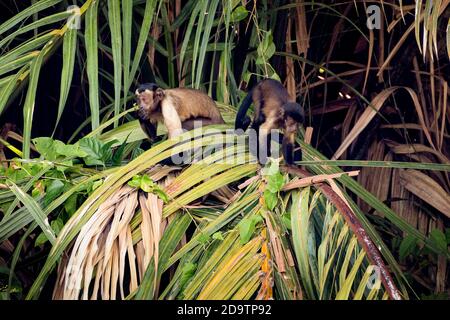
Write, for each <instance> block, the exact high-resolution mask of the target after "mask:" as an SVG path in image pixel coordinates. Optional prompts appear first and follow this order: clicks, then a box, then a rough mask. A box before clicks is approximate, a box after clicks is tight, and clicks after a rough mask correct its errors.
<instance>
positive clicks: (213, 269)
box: [0, 0, 450, 299]
mask: <svg viewBox="0 0 450 320" xmlns="http://www.w3.org/2000/svg"><path fill="white" fill-rule="evenodd" d="M449 2H450V1H447V0H440V1H431V0H427V1H418V0H416V1H311V2H306V1H303V0H297V1H285V0H273V1H269V0H259V1H256V0H255V1H240V0H230V1H228V0H211V1H206V0H200V1H197V0H187V1H182V0H165V1H164V0H147V1H145V0H127V1H119V0H104V1H100V0H97V1H95V0H87V1H67V0H31V1H14V0H7V1H2V2H1V3H0V8H1V10H0V130H1V131H0V160H1V161H2V167H1V168H0V298H2V299H24V298H29V299H31V298H38V297H41V298H45V299H49V298H51V297H53V298H65V299H79V298H102V299H112V298H129V299H133V298H136V299H152V298H160V299H180V298H185V299H205V298H206V299H208V298H209V299H229V298H235V299H250V298H257V299H270V298H275V299H381V298H394V299H395V298H399V297H401V298H405V299H407V298H411V299H417V298H423V299H425V298H431V299H433V298H445V299H446V298H448V293H449V291H448V290H449V288H448V272H449V267H448V258H449V257H450V254H449V251H448V244H449V242H450V231H449V217H450V200H449V199H450V197H449V192H450V180H449V176H448V172H449V170H450V161H449V157H450V149H449V147H448V145H449V137H450V136H449V133H448V124H449V122H450V111H449V108H448V96H449V91H448V81H449V74H450V66H449V56H450V54H449V52H450V49H449V48H450V38H449V33H448V26H449V17H450V9H449V8H448V4H449ZM73 5H76V6H77V7H70V6H73ZM369 6H371V7H370V8H369ZM68 8H70V9H69V10H68ZM368 20H370V21H371V22H372V23H375V25H376V26H378V27H376V28H368V25H367V21H368ZM263 77H271V78H276V79H280V80H281V81H282V82H283V83H284V84H285V86H286V88H287V89H288V92H289V94H290V95H291V97H292V99H295V100H297V102H299V103H301V104H302V105H303V107H304V109H305V112H306V115H307V121H306V123H305V126H304V127H305V129H306V128H308V129H307V130H306V131H303V132H302V134H301V135H299V137H298V142H299V143H301V146H302V149H303V162H302V163H301V165H302V166H303V167H302V168H303V169H300V171H298V170H297V171H295V170H294V171H289V172H286V170H285V168H283V167H281V169H280V170H278V169H277V166H276V165H275V164H272V165H271V166H273V167H271V168H272V169H273V170H275V171H272V172H275V173H274V174H272V175H269V176H265V175H263V174H261V173H260V172H259V171H258V172H257V170H258V167H257V165H255V164H252V163H248V162H244V161H242V162H240V163H237V164H227V165H223V164H220V163H218V162H217V159H219V158H220V157H221V156H222V155H223V154H224V151H218V152H216V153H215V154H213V155H211V156H210V157H209V158H207V159H204V160H203V161H200V162H199V163H197V164H195V165H192V166H186V167H183V168H178V167H163V166H161V165H157V166H155V165H156V164H157V163H158V162H159V161H161V160H163V159H164V157H165V156H167V155H170V153H171V152H172V151H173V150H172V149H173V148H175V143H174V142H171V141H165V142H163V143H160V144H157V145H153V146H152V148H150V149H149V145H148V143H147V142H146V141H145V136H144V134H143V132H142V131H141V129H140V128H139V125H138V123H137V121H135V118H134V114H133V111H134V110H135V109H134V106H133V103H134V101H133V99H134V97H133V92H134V89H135V87H136V86H137V85H138V84H140V83H143V82H156V83H158V84H159V85H160V86H161V87H164V88H171V87H177V86H182V87H193V88H198V89H202V90H204V91H206V92H208V94H209V95H211V96H212V97H213V98H214V99H215V100H216V101H217V102H218V105H219V107H220V109H221V112H222V114H223V117H224V119H225V120H226V122H227V125H226V126H222V127H219V129H220V130H222V131H221V132H219V133H218V135H221V136H223V137H229V138H231V140H233V139H234V138H235V137H234V135H233V134H232V133H230V132H226V131H225V129H226V128H230V127H232V125H233V122H234V117H235V114H236V110H237V107H238V105H239V103H240V101H241V100H242V98H243V96H244V95H245V93H246V92H247V90H248V89H249V88H251V87H252V86H253V85H254V84H255V83H256V82H257V81H258V80H259V79H261V78H263ZM160 133H161V134H164V129H163V128H161V132H160ZM188 142H189V137H187V136H186V137H185V140H184V141H183V143H181V145H178V148H179V149H176V151H177V152H178V151H183V150H190V149H192V146H190V145H189V143H188ZM199 143H200V145H201V146H204V147H206V146H208V145H210V144H211V143H212V142H211V140H208V137H205V136H203V137H202V136H199ZM229 148H230V149H229V151H230V152H231V153H232V154H234V155H235V156H236V157H237V158H238V159H241V160H244V159H247V157H248V153H247V151H246V150H245V148H242V147H239V146H237V147H236V146H234V147H231V146H230V147H229ZM227 150H228V149H227ZM328 159H332V160H328ZM354 170H360V171H359V173H354ZM343 171H346V172H350V173H349V174H343ZM255 174H256V176H255ZM307 174H311V175H321V176H319V177H316V178H314V179H316V180H314V179H313V180H311V179H310V178H308V179H306V180H304V179H300V178H303V177H304V176H305V175H307ZM354 174H356V176H355V177H350V175H354ZM252 177H256V178H252ZM331 178H334V179H333V180H331ZM352 217H353V219H352ZM358 230H360V232H362V233H358V232H357V231H358ZM361 230H362V231H361ZM355 232H356V234H355ZM363 235H367V236H368V238H370V239H371V240H370V241H368V240H367V241H366V242H364V241H363V240H364V238H363V237H362V236H363ZM377 257H380V258H381V259H382V260H377ZM374 261H384V263H383V262H382V263H381V264H380V263H375V262H374ZM384 264H386V267H385V266H384ZM380 268H381V269H380ZM377 270H378V271H380V270H381V273H380V272H378V273H377V272H376V271H377ZM380 282H381V283H382V285H381V286H380ZM390 284H392V285H393V286H394V287H390ZM397 288H398V289H397Z"/></svg>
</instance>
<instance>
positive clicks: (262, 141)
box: [258, 119, 276, 165]
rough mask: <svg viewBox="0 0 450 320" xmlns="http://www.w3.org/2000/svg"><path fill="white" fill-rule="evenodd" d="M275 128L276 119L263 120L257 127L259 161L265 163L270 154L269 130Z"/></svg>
mask: <svg viewBox="0 0 450 320" xmlns="http://www.w3.org/2000/svg"><path fill="white" fill-rule="evenodd" d="M275 128H276V119H273V120H269V119H267V121H265V122H264V123H263V124H262V125H261V126H260V128H259V135H258V147H259V152H258V156H259V163H261V164H262V165H265V164H266V163H267V158H268V157H270V156H271V150H270V149H271V141H272V138H271V132H270V131H271V130H272V129H275Z"/></svg>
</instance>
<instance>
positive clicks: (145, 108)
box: [135, 83, 164, 120]
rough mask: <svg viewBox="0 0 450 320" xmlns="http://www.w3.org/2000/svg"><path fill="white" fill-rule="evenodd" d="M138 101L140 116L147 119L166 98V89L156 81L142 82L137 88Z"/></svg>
mask: <svg viewBox="0 0 450 320" xmlns="http://www.w3.org/2000/svg"><path fill="white" fill-rule="evenodd" d="M135 94H136V101H137V103H138V105H139V111H138V114H139V117H140V118H142V119H144V120H147V119H148V118H149V115H150V113H151V112H154V111H155V110H156V109H157V108H158V107H159V106H160V103H161V100H162V99H163V98H164V90H163V89H161V88H160V87H158V86H157V85H156V84H154V83H144V84H141V85H140V86H139V87H138V88H137V89H136V92H135Z"/></svg>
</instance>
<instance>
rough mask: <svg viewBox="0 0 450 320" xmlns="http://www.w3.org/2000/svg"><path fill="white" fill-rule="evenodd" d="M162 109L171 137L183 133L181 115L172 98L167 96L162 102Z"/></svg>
mask: <svg viewBox="0 0 450 320" xmlns="http://www.w3.org/2000/svg"><path fill="white" fill-rule="evenodd" d="M161 110H162V115H163V118H164V125H165V126H166V128H167V132H168V133H169V139H170V138H173V137H176V136H179V135H180V134H182V133H183V126H182V124H181V119H180V116H179V115H178V112H177V109H176V108H175V105H174V104H173V103H172V101H171V99H169V98H167V99H165V100H163V101H162V102H161Z"/></svg>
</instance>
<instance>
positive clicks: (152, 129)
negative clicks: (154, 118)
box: [139, 118, 157, 142]
mask: <svg viewBox="0 0 450 320" xmlns="http://www.w3.org/2000/svg"><path fill="white" fill-rule="evenodd" d="M139 124H140V125H141V128H142V130H143V131H144V132H145V134H146V135H147V137H148V138H149V139H150V140H151V141H152V142H153V141H155V140H156V138H157V135H156V124H154V123H151V122H150V121H149V120H144V119H142V118H139Z"/></svg>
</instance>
